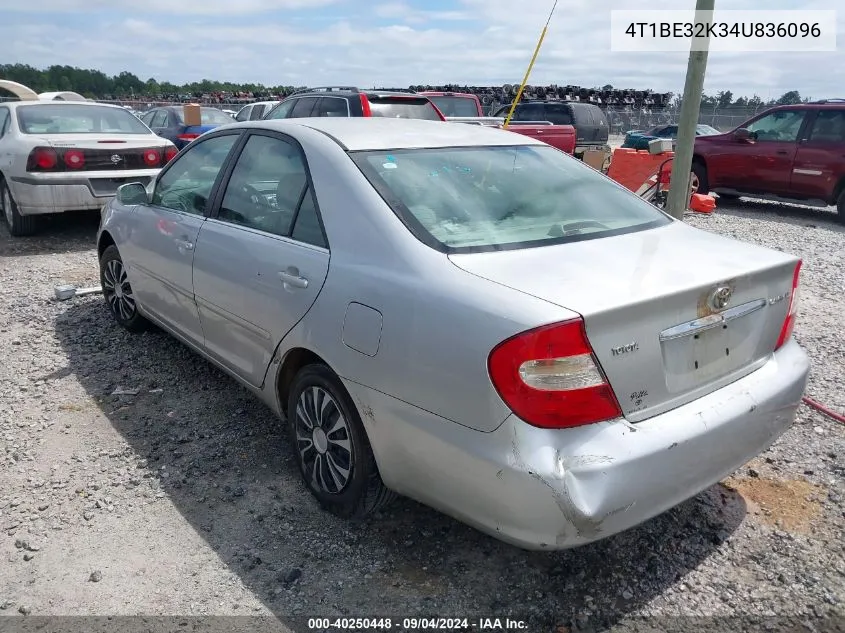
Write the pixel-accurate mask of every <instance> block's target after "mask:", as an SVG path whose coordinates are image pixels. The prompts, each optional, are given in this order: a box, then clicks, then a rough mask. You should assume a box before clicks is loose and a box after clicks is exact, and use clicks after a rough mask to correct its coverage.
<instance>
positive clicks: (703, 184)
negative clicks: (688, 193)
mask: <svg viewBox="0 0 845 633" xmlns="http://www.w3.org/2000/svg"><path fill="white" fill-rule="evenodd" d="M690 188H691V189H692V193H701V194H708V193H710V183H709V182H708V180H707V167H706V166H705V165H704V163H699V162H695V163H693V164H692V172H691V173H690Z"/></svg>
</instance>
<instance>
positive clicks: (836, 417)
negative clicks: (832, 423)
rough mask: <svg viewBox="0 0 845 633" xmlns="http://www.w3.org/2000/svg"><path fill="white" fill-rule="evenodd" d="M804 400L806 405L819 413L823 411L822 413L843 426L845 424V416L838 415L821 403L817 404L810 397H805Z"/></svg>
mask: <svg viewBox="0 0 845 633" xmlns="http://www.w3.org/2000/svg"><path fill="white" fill-rule="evenodd" d="M802 400H803V401H804V404H807V405H809V406H811V407H812V408H814V409H816V410H817V411H821V412H822V413H824V414H825V415H827V416H829V417H831V418H833V419H834V420H836V421H837V422H841V423H842V424H845V415H842V414H841V413H837V412H836V411H833V410H832V409H828V408H827V407H826V406H824V405H823V404H821V403H820V402H816V401H815V400H813V399H812V398H810V397H809V396H804V397H803V398H802Z"/></svg>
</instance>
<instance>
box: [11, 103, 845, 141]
mask: <svg viewBox="0 0 845 633" xmlns="http://www.w3.org/2000/svg"><path fill="white" fill-rule="evenodd" d="M0 118H2V115H0ZM810 140H811V141H821V142H823V143H842V142H845V110H821V111H819V113H818V115H817V116H816V120H815V122H814V123H813V129H812V131H811V132H810Z"/></svg>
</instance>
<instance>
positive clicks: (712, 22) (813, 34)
mask: <svg viewBox="0 0 845 633" xmlns="http://www.w3.org/2000/svg"><path fill="white" fill-rule="evenodd" d="M610 22H611V27H610V28H611V35H610V45H611V50H612V51H614V52H672V51H689V50H690V49H692V50H705V48H706V49H708V50H711V51H714V52H718V51H730V52H755V51H766V52H808V51H815V52H830V51H835V50H836V11H832V10H824V11H812V10H806V11H804V10H789V11H766V12H762V13H761V12H759V11H732V10H724V11H720V10H716V11H714V12H712V14H710V13H708V12H700V13H697V12H696V11H694V10H684V11H628V10H625V11H611V19H610Z"/></svg>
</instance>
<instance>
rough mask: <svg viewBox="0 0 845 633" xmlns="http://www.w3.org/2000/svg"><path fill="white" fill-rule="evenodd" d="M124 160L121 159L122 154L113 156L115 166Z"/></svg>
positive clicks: (112, 160)
mask: <svg viewBox="0 0 845 633" xmlns="http://www.w3.org/2000/svg"><path fill="white" fill-rule="evenodd" d="M122 160H123V159H122V158H121V157H120V154H112V155H111V162H113V163H114V164H115V165H117V164H118V163H119V162H120V161H122Z"/></svg>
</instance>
